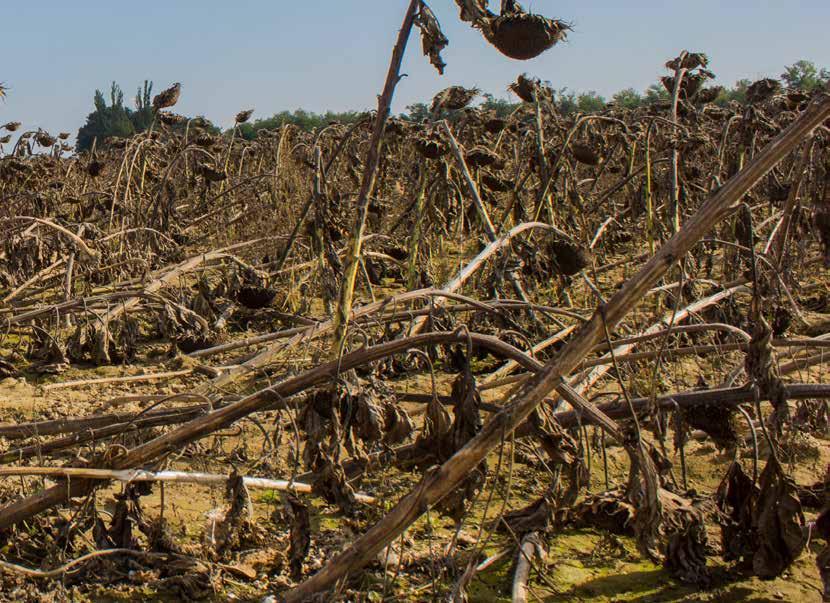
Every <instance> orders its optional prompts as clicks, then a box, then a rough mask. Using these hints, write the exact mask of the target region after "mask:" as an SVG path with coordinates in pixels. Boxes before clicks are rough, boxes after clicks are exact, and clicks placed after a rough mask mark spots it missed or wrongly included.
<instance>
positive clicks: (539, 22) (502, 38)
mask: <svg viewBox="0 0 830 603" xmlns="http://www.w3.org/2000/svg"><path fill="white" fill-rule="evenodd" d="M570 29H571V28H570V25H568V24H567V23H565V22H564V21H559V20H556V19H548V18H547V17H543V16H542V15H535V14H533V13H528V12H525V11H524V9H522V7H521V6H519V5H518V4H517V3H515V2H512V1H509V2H503V3H502V14H501V15H500V16H498V17H495V18H493V19H489V20H488V21H487V22H486V24H484V25H483V26H482V28H481V31H482V33H483V34H484V36H485V37H486V38H487V40H488V41H489V42H490V43H491V44H492V45H493V46H495V47H496V48H497V49H498V50H499V52H501V53H502V54H503V55H505V56H507V57H510V58H511V59H516V60H519V61H527V60H529V59H533V58H535V57H537V56H539V55H540V54H542V53H543V52H545V51H546V50H548V49H550V48H552V47H553V46H554V45H556V44H557V43H558V42H561V41H562V40H564V39H565V38H566V36H567V33H568V31H569V30H570Z"/></svg>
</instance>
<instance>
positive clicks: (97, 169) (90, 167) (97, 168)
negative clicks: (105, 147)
mask: <svg viewBox="0 0 830 603" xmlns="http://www.w3.org/2000/svg"><path fill="white" fill-rule="evenodd" d="M103 169H104V164H103V163H101V162H100V161H98V160H97V159H93V160H92V161H90V162H89V163H88V164H86V173H87V174H89V175H90V176H92V177H93V178H97V177H98V176H99V175H100V174H101V171H102V170H103Z"/></svg>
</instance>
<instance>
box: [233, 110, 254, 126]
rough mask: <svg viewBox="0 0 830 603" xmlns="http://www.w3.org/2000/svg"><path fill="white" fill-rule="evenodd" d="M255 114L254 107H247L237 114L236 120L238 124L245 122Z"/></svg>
mask: <svg viewBox="0 0 830 603" xmlns="http://www.w3.org/2000/svg"><path fill="white" fill-rule="evenodd" d="M253 114H254V110H253V109H246V110H245V111H240V112H239V113H237V114H236V119H235V121H236V123H238V124H244V123H245V122H246V121H248V120H249V119H251V115H253Z"/></svg>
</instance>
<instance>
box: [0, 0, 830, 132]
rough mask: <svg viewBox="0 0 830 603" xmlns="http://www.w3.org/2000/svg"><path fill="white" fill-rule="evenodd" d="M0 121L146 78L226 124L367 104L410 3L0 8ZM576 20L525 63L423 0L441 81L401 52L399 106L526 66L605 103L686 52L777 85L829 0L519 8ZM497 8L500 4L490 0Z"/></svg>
mask: <svg viewBox="0 0 830 603" xmlns="http://www.w3.org/2000/svg"><path fill="white" fill-rule="evenodd" d="M2 4H3V6H2V13H3V18H2V23H3V25H2V30H0V31H1V32H2V33H1V34H0V46H2V48H3V57H4V60H3V61H2V63H0V82H4V83H5V84H6V85H7V86H9V87H10V91H9V94H8V98H7V100H6V101H5V102H0V123H3V122H5V121H9V120H18V121H22V122H24V124H25V126H26V127H27V128H28V127H33V126H42V127H44V128H45V129H47V130H49V131H53V132H57V131H58V130H65V131H70V132H72V134H73V135H74V133H75V132H76V131H77V128H78V127H79V126H80V125H81V124H82V123H83V121H84V118H85V116H86V114H87V113H89V111H90V110H91V107H92V96H93V93H94V91H95V89H96V88H100V89H102V90H105V91H106V90H108V88H109V83H110V82H111V81H113V80H115V81H117V82H118V83H119V84H120V85H121V87H122V88H123V89H124V92H125V96H126V98H127V99H129V100H130V102H131V101H132V97H133V96H134V95H135V90H136V89H137V88H138V86H139V84H140V83H141V82H142V81H143V80H144V79H145V78H146V79H150V80H153V81H154V82H155V88H154V91H155V92H158V91H159V90H161V89H162V88H164V87H166V86H168V85H169V84H171V83H173V82H176V81H179V82H181V83H182V97H181V101H180V102H179V105H178V106H177V108H176V109H177V111H179V112H181V113H183V114H188V115H195V114H203V115H205V116H206V117H208V118H209V119H211V120H213V121H214V122H216V123H217V124H220V125H222V126H227V125H229V124H230V123H231V122H232V119H233V115H234V114H235V113H236V112H237V111H239V110H241V109H246V108H255V109H256V113H255V117H267V116H270V115H272V114H273V113H276V112H278V111H281V110H283V109H296V108H300V107H302V108H305V109H308V110H312V111H325V110H326V109H332V110H346V109H358V110H360V109H367V108H373V107H374V106H375V104H376V95H377V93H378V92H379V90H380V88H381V86H382V84H383V79H384V76H385V73H386V68H387V65H388V61H389V56H390V52H391V47H392V44H393V43H394V40H395V36H396V34H397V30H398V28H399V26H400V22H401V19H402V16H403V12H404V10H405V7H406V6H407V4H408V0H234V1H232V2H230V1H227V0H166V1H164V2H161V1H158V0H146V1H144V2H124V1H121V0H71V1H70V0H3V3H2ZM523 4H524V6H525V7H526V8H529V9H531V10H533V11H535V12H540V13H542V14H545V15H547V16H549V17H556V18H560V19H563V20H565V21H569V22H571V23H573V25H574V31H573V32H572V33H571V35H570V37H569V40H568V42H567V43H565V44H563V45H560V46H556V47H555V48H554V49H552V50H550V51H548V52H547V53H545V54H543V55H542V56H541V57H540V58H537V59H534V60H532V61H513V60H510V59H507V58H505V57H502V56H501V55H499V54H498V53H497V52H496V50H495V49H493V48H492V47H490V46H489V45H488V44H487V43H486V42H485V41H484V40H483V39H482V38H481V36H480V34H479V33H478V32H476V31H474V30H472V29H470V28H469V27H468V26H467V25H466V24H463V23H461V22H460V21H459V20H458V18H457V9H456V7H455V4H454V2H453V1H452V0H432V1H431V2H430V5H431V7H432V8H433V10H434V12H435V13H436V15H437V16H438V18H439V20H440V21H441V24H442V26H443V29H444V32H445V34H446V35H447V37H448V38H449V39H450V45H449V46H448V48H447V49H446V50H445V51H444V59H445V61H446V62H447V64H448V66H447V69H446V72H445V75H444V76H443V77H440V76H438V74H437V73H436V72H435V71H434V70H433V69H432V67H431V66H430V65H429V63H428V61H427V60H426V58H425V57H423V56H422V55H421V52H420V40H419V39H413V40H412V41H411V42H410V45H409V48H408V51H407V55H406V59H405V64H404V71H405V72H406V73H407V74H408V76H409V77H407V78H405V79H404V80H403V81H402V82H401V84H400V85H399V87H398V92H397V95H396V102H395V105H394V110H395V111H401V110H403V109H404V107H405V106H406V105H407V104H410V103H412V102H417V101H421V100H428V99H429V98H431V96H432V95H433V94H434V93H435V92H436V91H438V90H440V89H442V88H444V87H446V86H449V85H452V84H462V85H466V86H478V87H479V88H482V89H483V90H485V91H490V92H492V93H494V94H495V95H496V96H501V97H507V96H508V93H507V92H506V91H505V87H506V86H507V85H508V84H509V83H510V82H511V81H513V80H514V79H515V78H516V76H517V75H518V74H520V73H523V72H528V73H530V74H532V75H535V76H538V77H541V78H542V79H544V80H550V81H551V82H552V83H553V84H554V86H555V87H557V88H559V87H568V88H570V89H572V90H577V91H585V90H595V91H597V92H599V93H601V94H604V95H610V94H613V92H615V91H617V90H619V89H622V88H626V87H629V86H633V87H634V88H637V89H641V90H642V89H645V88H646V87H647V86H648V85H649V84H651V83H653V82H654V81H656V79H657V77H658V76H659V75H662V74H663V73H664V69H663V64H664V63H665V61H666V60H667V59H669V58H671V57H672V56H675V55H677V54H678V53H679V52H680V51H681V50H683V49H688V50H690V51H702V52H706V53H708V54H709V56H710V58H711V65H710V67H711V69H712V70H713V71H714V72H715V73H716V75H717V76H718V81H719V82H720V83H723V84H729V85H731V84H732V83H734V82H735V81H736V80H737V79H739V78H751V79H755V78H759V77H763V76H773V77H777V76H778V75H779V74H780V73H781V72H782V71H783V67H784V66H785V65H787V64H791V63H793V62H795V61H796V60H798V59H801V58H804V59H808V60H811V61H813V62H815V63H816V64H818V65H819V66H826V67H830V0H787V1H785V0H755V1H750V0H719V1H715V0H685V1H677V0H668V1H665V2H653V1H651V2H645V1H641V0H629V1H626V0H595V1H593V2H579V1H576V0H555V1H554V0H532V1H531V0H525V1H524V2H523ZM491 5H492V6H491V7H492V8H493V9H494V10H497V5H498V1H497V0H491Z"/></svg>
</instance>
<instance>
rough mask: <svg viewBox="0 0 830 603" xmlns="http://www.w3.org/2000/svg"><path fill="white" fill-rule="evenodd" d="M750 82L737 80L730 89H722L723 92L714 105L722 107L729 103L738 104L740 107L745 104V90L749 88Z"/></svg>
mask: <svg viewBox="0 0 830 603" xmlns="http://www.w3.org/2000/svg"><path fill="white" fill-rule="evenodd" d="M750 84H752V82H751V81H749V80H747V79H742V80H738V81H737V82H735V85H734V86H733V87H732V88H724V89H723V91H722V92H721V93H720V94H719V95H718V97H717V98H716V99H715V104H717V105H720V106H724V105H727V104H729V103H730V102H733V101H735V102H738V103H740V104H742V105H744V104H746V90H747V88H749V86H750Z"/></svg>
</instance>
